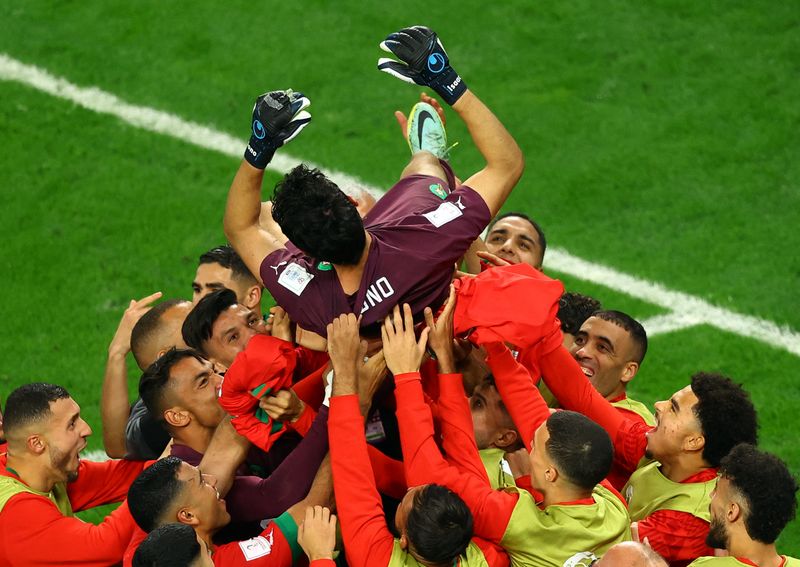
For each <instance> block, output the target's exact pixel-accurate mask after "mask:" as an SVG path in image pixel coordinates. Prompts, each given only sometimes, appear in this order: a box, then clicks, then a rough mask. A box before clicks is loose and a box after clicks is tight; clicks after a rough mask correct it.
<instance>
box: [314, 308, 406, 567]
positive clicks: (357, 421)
mask: <svg viewBox="0 0 800 567" xmlns="http://www.w3.org/2000/svg"><path fill="white" fill-rule="evenodd" d="M327 335H328V349H329V352H330V355H331V363H332V364H333V370H334V381H333V396H332V397H331V400H330V403H331V409H330V416H329V421H328V437H329V441H328V442H329V444H330V450H331V467H332V469H333V488H334V493H335V494H336V505H337V512H338V514H339V524H340V526H341V528H342V539H343V541H344V547H345V552H346V553H347V560H348V562H349V563H350V565H353V567H366V566H378V567H380V566H383V565H388V564H389V559H390V558H391V555H392V548H393V546H394V536H393V535H392V533H391V532H390V531H389V528H388V527H387V526H386V520H385V519H384V514H383V505H382V504H381V497H380V494H379V493H378V490H377V488H376V486H375V475H374V473H373V471H372V467H371V466H370V460H369V456H368V454H367V441H366V438H365V436H364V418H363V417H362V415H361V407H360V404H359V400H358V385H357V381H358V356H359V351H360V345H359V335H358V320H357V319H356V317H355V315H352V314H350V315H342V316H340V317H338V318H337V319H335V320H334V321H333V323H331V324H330V325H328V332H327Z"/></svg>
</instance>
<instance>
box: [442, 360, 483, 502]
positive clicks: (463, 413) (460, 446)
mask: <svg viewBox="0 0 800 567" xmlns="http://www.w3.org/2000/svg"><path fill="white" fill-rule="evenodd" d="M439 384H440V385H439V422H440V424H441V428H442V448H443V449H444V452H445V453H446V454H447V460H448V462H450V463H452V464H454V465H456V466H457V467H459V469H460V470H461V472H462V473H467V474H472V475H473V476H475V477H476V478H477V479H479V480H480V481H482V482H485V483H486V485H487V486H489V477H488V476H487V475H486V468H485V467H484V466H483V461H481V458H480V455H479V454H478V445H477V444H476V443H475V429H474V427H473V425H472V415H471V413H470V409H469V402H468V401H467V397H466V395H465V394H464V386H463V379H462V377H461V374H441V375H440V376H439Z"/></svg>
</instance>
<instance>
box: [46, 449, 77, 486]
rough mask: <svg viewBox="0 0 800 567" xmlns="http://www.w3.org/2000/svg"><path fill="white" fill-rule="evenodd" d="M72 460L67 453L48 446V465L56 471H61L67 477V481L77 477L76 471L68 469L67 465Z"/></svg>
mask: <svg viewBox="0 0 800 567" xmlns="http://www.w3.org/2000/svg"><path fill="white" fill-rule="evenodd" d="M71 460H72V456H71V455H70V454H69V453H65V452H63V451H61V450H60V449H59V448H58V447H50V466H52V467H53V469H55V470H57V471H61V472H63V473H64V474H65V476H66V477H67V482H72V481H74V480H76V479H77V478H78V471H77V470H75V471H69V470H67V466H68V465H69V462H70V461H71Z"/></svg>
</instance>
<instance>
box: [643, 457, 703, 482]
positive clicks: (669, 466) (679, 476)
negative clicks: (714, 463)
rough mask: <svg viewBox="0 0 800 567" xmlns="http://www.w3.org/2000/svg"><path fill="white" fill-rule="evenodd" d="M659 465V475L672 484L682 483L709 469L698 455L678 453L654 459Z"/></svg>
mask: <svg viewBox="0 0 800 567" xmlns="http://www.w3.org/2000/svg"><path fill="white" fill-rule="evenodd" d="M656 460H657V461H659V462H660V463H661V474H663V475H664V476H665V477H667V478H668V479H669V480H671V481H672V482H683V481H684V480H686V479H687V478H689V477H691V476H694V475H696V474H697V473H700V472H703V471H704V470H706V469H709V468H711V465H709V464H708V463H707V462H705V461H704V460H703V458H702V457H701V456H700V455H699V454H698V453H680V454H678V455H670V456H669V457H664V458H661V459H658V458H657V459H656Z"/></svg>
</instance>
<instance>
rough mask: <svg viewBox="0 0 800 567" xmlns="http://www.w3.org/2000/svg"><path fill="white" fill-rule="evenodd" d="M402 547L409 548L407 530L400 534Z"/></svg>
mask: <svg viewBox="0 0 800 567" xmlns="http://www.w3.org/2000/svg"><path fill="white" fill-rule="evenodd" d="M400 549H408V538H407V537H406V533H405V532H403V533H402V534H400Z"/></svg>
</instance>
